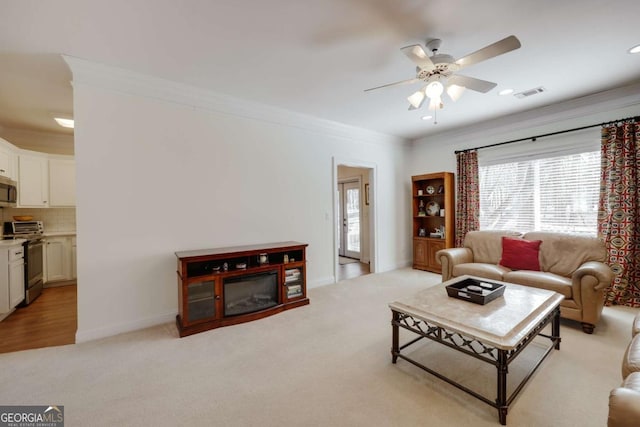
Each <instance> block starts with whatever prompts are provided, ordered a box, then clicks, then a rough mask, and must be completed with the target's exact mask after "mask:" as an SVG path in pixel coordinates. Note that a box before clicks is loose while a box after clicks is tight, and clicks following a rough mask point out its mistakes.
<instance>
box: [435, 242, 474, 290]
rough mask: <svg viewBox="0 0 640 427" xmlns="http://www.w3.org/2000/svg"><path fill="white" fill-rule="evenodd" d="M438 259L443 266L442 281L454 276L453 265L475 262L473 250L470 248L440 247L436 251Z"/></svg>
mask: <svg viewBox="0 0 640 427" xmlns="http://www.w3.org/2000/svg"><path fill="white" fill-rule="evenodd" d="M436 260H438V262H439V263H440V265H441V266H442V281H443V282H444V281H446V280H449V279H451V278H452V277H453V267H454V266H455V265H456V264H465V263H468V262H473V252H471V249H469V248H449V249H440V250H439V251H438V252H436Z"/></svg>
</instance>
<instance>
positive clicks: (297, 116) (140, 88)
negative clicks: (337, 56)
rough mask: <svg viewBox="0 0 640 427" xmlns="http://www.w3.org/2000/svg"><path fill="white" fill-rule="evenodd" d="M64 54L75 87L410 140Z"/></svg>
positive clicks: (354, 136) (338, 132) (360, 136)
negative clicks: (93, 88)
mask: <svg viewBox="0 0 640 427" xmlns="http://www.w3.org/2000/svg"><path fill="white" fill-rule="evenodd" d="M62 57H63V59H64V60H65V61H66V63H67V64H68V65H69V67H70V68H71V72H72V74H73V82H72V84H73V85H74V87H75V86H76V85H88V86H97V87H100V88H103V89H109V90H112V91H116V92H121V93H127V94H132V95H136V96H141V97H145V98H150V99H156V100H159V101H164V102H170V103H174V104H179V105H183V106H188V107H192V108H193V107H195V108H200V109H203V110H208V111H213V112H216V113H220V114H227V115H232V116H236V117H242V118H248V119H252V120H258V121H263V122H268V123H273V124H278V125H282V126H287V127H291V128H298V129H302V130H304V131H309V132H315V133H320V134H323V135H327V134H328V135H331V136H334V137H337V138H340V139H346V140H350V141H356V142H361V143H377V144H389V143H393V144H401V145H406V144H408V143H409V140H408V139H404V138H400V137H397V136H393V135H387V134H383V133H379V132H374V131H371V130H368V129H364V128H358V127H355V126H349V125H345V124H342V123H338V122H334V121H331V120H325V119H320V118H317V117H313V116H308V115H305V114H301V113H297V112H294V111H289V110H285V109H282V108H277V107H272V106H269V105H265V104H260V103H257V102H252V101H247V100H244V99H239V98H235V97H232V96H228V95H223V94H219V93H216V92H213V91H210V90H207V89H203V88H199V87H195V86H191V85H187V84H184V83H179V82H175V81H171V80H167V79H163V78H160V77H155V76H151V75H148V74H143V73H138V72H135V71H130V70H127V69H124V68H118V67H113V66H109V65H104V64H99V63H96V62H92V61H89V60H86V59H82V58H77V57H73V56H68V55H62Z"/></svg>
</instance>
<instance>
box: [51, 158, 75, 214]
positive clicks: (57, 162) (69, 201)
mask: <svg viewBox="0 0 640 427" xmlns="http://www.w3.org/2000/svg"><path fill="white" fill-rule="evenodd" d="M75 205H76V161H75V160H67V159H49V206H50V207H56V206H63V207H64V206H75Z"/></svg>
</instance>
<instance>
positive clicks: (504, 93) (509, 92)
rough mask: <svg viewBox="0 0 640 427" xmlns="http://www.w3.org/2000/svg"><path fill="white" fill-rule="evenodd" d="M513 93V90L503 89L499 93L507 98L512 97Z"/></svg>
mask: <svg viewBox="0 0 640 427" xmlns="http://www.w3.org/2000/svg"><path fill="white" fill-rule="evenodd" d="M512 93H513V89H502V90H501V91H500V92H498V95H500V96H505V95H511V94H512Z"/></svg>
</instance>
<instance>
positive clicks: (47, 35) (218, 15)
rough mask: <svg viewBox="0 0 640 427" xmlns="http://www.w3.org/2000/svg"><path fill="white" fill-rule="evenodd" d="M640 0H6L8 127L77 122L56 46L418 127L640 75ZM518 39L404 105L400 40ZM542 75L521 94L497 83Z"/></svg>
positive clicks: (212, 85)
mask: <svg viewBox="0 0 640 427" xmlns="http://www.w3.org/2000/svg"><path fill="white" fill-rule="evenodd" d="M638 16H640V2H639V1H637V0H618V1H615V2H611V1H603V0H573V1H557V0H554V1H551V0H538V1H535V2H534V1H513V0H494V1H485V2H482V1H477V0H471V1H467V0H463V1H454V0H433V1H428V0H394V1H391V0H321V1H318V0H269V1H266V0H213V1H211V0H184V1H176V0H146V1H145V0H110V1H96V0H57V1H41V0H20V1H15V0H0V127H3V128H5V129H6V128H10V129H25V130H35V131H48V132H59V133H64V132H68V131H65V130H63V129H62V128H60V127H58V126H57V125H55V124H54V122H53V121H52V120H51V117H52V114H53V113H72V109H73V97H72V87H71V85H70V83H69V81H70V80H71V73H70V71H69V70H68V68H67V67H66V65H65V63H64V61H63V60H62V59H61V58H60V56H59V55H60V54H66V55H71V56H75V57H79V58H84V59H87V60H90V61H95V62H99V63H103V64H107V65H112V66H118V67H122V68H126V69H129V70H134V71H138V72H142V73H147V74H150V75H154V76H158V77H162V78H166V79H169V80H174V81H177V82H182V83H187V84H191V85H194V86H199V87H202V88H207V89H209V90H212V91H214V92H217V93H221V94H226V95H231V96H235V97H238V98H242V99H247V100H251V101H256V102H260V103H264V104H267V105H272V106H276V107H280V108H284V109H288V110H292V111H296V112H298V113H303V114H308V115H311V116H315V117H320V118H323V119H328V120H332V121H336V122H340V123H344V124H348V125H353V126H358V127H362V128H367V129H371V130H375V131H379V132H382V133H387V134H392V135H398V136H402V137H406V138H416V137H419V136H423V135H429V134H433V133H436V132H441V131H444V130H448V129H452V128H454V127H460V126H467V125H469V124H472V123H476V122H480V121H486V120H488V119H491V118H495V117H499V116H502V115H505V114H510V113H515V112H520V111H525V110H529V109H532V108H535V107H540V106H544V105H548V104H553V103H557V102H560V101H564V100H568V99H572V98H576V97H581V96H586V95H589V94H592V93H596V92H600V91H603V90H608V89H612V88H615V87H619V86H623V85H627V84H631V83H636V82H639V81H640V54H637V55H630V54H628V53H627V49H629V48H630V47H632V46H634V45H636V44H639V43H640V32H638V30H637V28H638V27H637V19H638ZM512 34H513V35H515V36H517V37H518V38H519V39H520V41H521V43H522V47H521V48H520V49H518V50H516V51H513V52H510V53H507V54H504V55H501V56H498V57H495V58H493V59H490V60H488V61H486V62H483V63H481V64H476V65H473V66H471V67H469V68H467V69H465V70H464V74H465V75H469V76H472V77H477V78H481V79H485V80H489V81H494V82H496V83H498V86H497V87H496V88H495V89H493V90H492V91H491V92H489V93H487V94H479V93H476V92H472V91H468V90H467V91H466V92H465V94H464V95H463V96H462V98H461V99H460V100H459V101H458V102H456V103H453V102H452V101H450V100H445V107H444V109H443V110H441V111H439V112H438V122H439V123H438V124H437V125H434V124H433V122H432V121H423V120H421V119H420V117H421V116H423V115H425V114H426V113H427V112H426V109H425V107H423V108H422V109H420V110H417V111H407V107H408V103H407V101H406V97H407V96H408V95H410V94H411V93H413V92H414V91H415V90H417V89H419V88H420V87H421V86H420V84H414V85H410V86H399V87H392V88H387V89H381V90H378V91H373V92H367V93H365V92H364V89H367V88H370V87H374V86H380V85H383V84H386V83H391V82H394V81H398V80H403V79H408V78H411V77H413V76H414V74H415V66H414V64H413V63H411V62H410V61H409V60H408V59H407V58H406V57H405V55H403V54H402V53H401V52H400V48H401V47H403V46H406V45H410V44H415V43H420V44H424V42H425V40H426V39H429V38H440V39H442V40H443V43H442V46H441V48H440V53H448V54H450V55H452V56H453V57H454V58H459V57H462V56H464V55H466V54H468V53H471V52H473V51H475V50H478V49H480V48H482V47H484V46H486V45H488V44H491V43H493V42H495V41H498V40H500V39H502V38H504V37H506V36H509V35H512ZM538 86H544V87H545V88H546V89H547V92H545V93H543V94H538V95H535V96H532V97H529V98H525V99H517V98H515V97H513V96H498V95H497V92H498V91H499V90H501V89H504V88H513V89H515V91H516V92H518V91H523V90H528V89H532V88H535V87H538Z"/></svg>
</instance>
